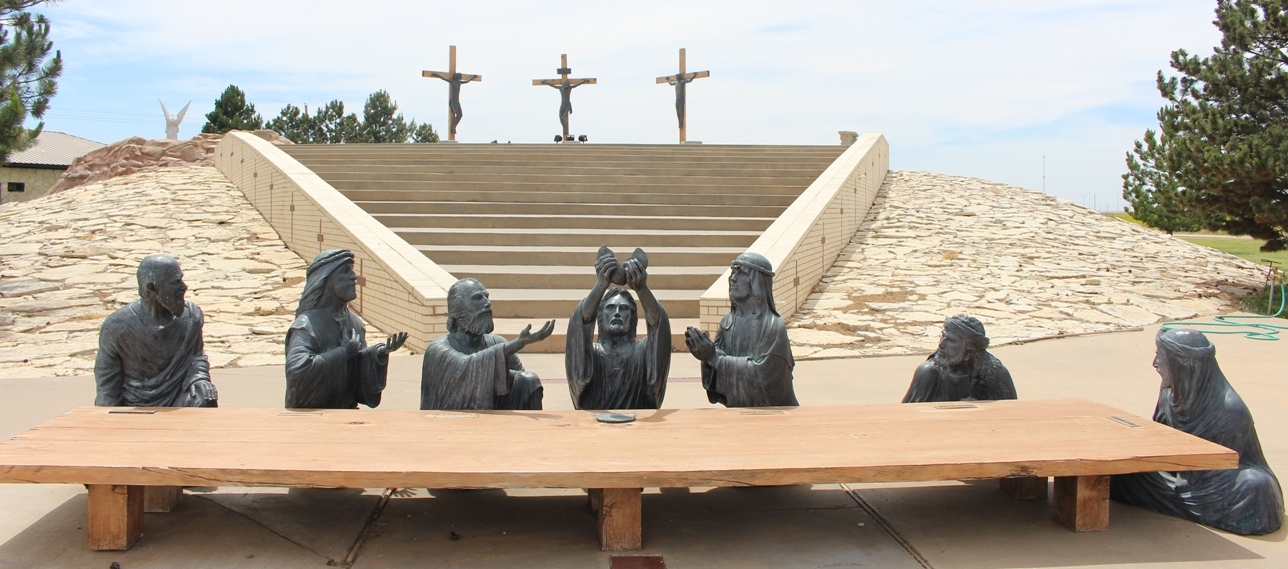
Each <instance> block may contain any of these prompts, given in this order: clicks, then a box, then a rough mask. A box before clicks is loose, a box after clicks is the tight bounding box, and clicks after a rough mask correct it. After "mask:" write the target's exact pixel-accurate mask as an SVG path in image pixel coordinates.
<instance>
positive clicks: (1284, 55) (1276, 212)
mask: <svg viewBox="0 0 1288 569" xmlns="http://www.w3.org/2000/svg"><path fill="white" fill-rule="evenodd" d="M1214 23H1215V24H1216V26H1217V28H1218V29H1220V30H1221V33H1222V38H1221V45H1220V46H1219V47H1217V48H1216V49H1215V50H1213V53H1212V55H1211V56H1210V57H1206V58H1200V57H1196V56H1192V55H1190V54H1189V53H1187V52H1186V51H1185V50H1183V49H1181V50H1176V51H1174V52H1172V61H1171V67H1172V69H1174V70H1176V71H1177V72H1179V73H1180V76H1179V77H1165V76H1164V75H1163V73H1162V72H1161V71H1160V72H1159V73H1158V78H1157V82H1158V91H1159V93H1161V94H1162V95H1163V98H1164V99H1166V100H1167V104H1166V106H1164V107H1163V108H1162V109H1160V110H1159V111H1158V122H1159V130H1158V132H1157V133H1155V132H1154V131H1153V130H1149V131H1146V133H1145V142H1144V143H1143V144H1142V143H1140V142H1138V143H1136V146H1135V149H1134V150H1133V151H1132V152H1131V153H1130V154H1128V159H1127V167H1128V170H1129V171H1128V173H1127V174H1126V175H1124V176H1123V197H1124V198H1126V199H1127V200H1128V201H1129V202H1131V203H1132V208H1133V213H1135V212H1142V214H1143V215H1144V216H1145V217H1150V214H1149V213H1145V212H1149V211H1151V210H1155V211H1162V212H1163V213H1164V214H1166V215H1164V216H1163V217H1168V216H1171V217H1173V218H1174V217H1176V216H1179V217H1182V218H1189V219H1199V220H1201V221H1202V223H1203V224H1204V225H1206V226H1207V227H1208V228H1209V229H1213V230H1223V231H1227V232H1229V233H1232V234H1235V235H1251V236H1252V237H1255V238H1258V239H1265V240H1266V244H1265V245H1263V246H1262V248H1261V250H1262V251H1278V250H1282V249H1284V248H1288V234H1286V231H1288V51H1286V48H1288V13H1285V3H1284V1H1282V0H1218V2H1217V8H1216V21H1215V22H1214ZM1159 208H1161V210H1160V209H1159Z"/></svg>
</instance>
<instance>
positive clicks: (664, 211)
mask: <svg viewBox="0 0 1288 569" xmlns="http://www.w3.org/2000/svg"><path fill="white" fill-rule="evenodd" d="M354 203H355V204H357V206H358V207H360V208H362V209H363V210H364V211H366V212H367V213H370V214H372V215H381V214H393V213H398V214H409V215H410V214H442V215H474V214H488V215H524V214H530V215H600V214H603V213H605V212H611V213H612V214H613V215H622V216H630V217H642V216H662V217H665V216H698V217H722V216H728V217H744V218H767V219H771V220H772V219H777V218H778V216H779V215H781V214H782V213H783V209H784V206H772V205H697V204H627V203H602V202H601V203H567V202H549V203H525V202H475V201H469V202H444V201H359V202H354Z"/></svg>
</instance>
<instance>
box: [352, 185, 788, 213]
mask: <svg viewBox="0 0 1288 569" xmlns="http://www.w3.org/2000/svg"><path fill="white" fill-rule="evenodd" d="M332 185H333V186H335V188H336V189H337V190H340V193H342V194H344V196H345V197H347V198H349V199H350V200H352V201H355V202H357V201H384V200H393V201H455V202H526V203H550V202H571V203H603V202H604V201H612V202H618V203H628V204H696V205H758V206H780V207H783V208H786V207H787V206H789V205H791V204H792V202H793V201H795V200H796V198H797V197H799V196H800V191H797V192H796V193H791V194H775V195H763V194H751V195H742V194H708V193H701V192H692V191H690V192H683V193H646V192H639V193H612V194H606V193H604V192H524V191H497V192H493V191H478V192H458V191H447V190H353V189H349V188H346V187H344V186H343V185H335V184H332ZM801 190H803V188H801Z"/></svg>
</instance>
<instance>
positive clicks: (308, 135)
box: [264, 104, 316, 144]
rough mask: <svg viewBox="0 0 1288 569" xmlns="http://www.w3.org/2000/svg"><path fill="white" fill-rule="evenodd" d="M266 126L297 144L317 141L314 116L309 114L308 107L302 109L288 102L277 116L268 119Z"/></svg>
mask: <svg viewBox="0 0 1288 569" xmlns="http://www.w3.org/2000/svg"><path fill="white" fill-rule="evenodd" d="M264 127H265V128H268V129H269V130H272V131H276V132H277V134H280V135H282V136H284V137H286V138H287V139H288V140H290V141H291V142H294V143H296V144H307V143H310V142H316V141H315V140H313V117H310V116H309V113H308V108H307V107H305V110H304V111H301V110H300V108H299V107H297V106H295V105H289V104H288V105H286V106H285V107H282V111H281V112H279V113H278V114H277V118H274V119H273V120H271V121H268V122H267V123H266V124H265V125H264Z"/></svg>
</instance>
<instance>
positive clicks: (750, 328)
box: [702, 311, 799, 407]
mask: <svg viewBox="0 0 1288 569" xmlns="http://www.w3.org/2000/svg"><path fill="white" fill-rule="evenodd" d="M715 346H716V354H717V356H718V357H717V360H718V361H717V362H716V365H715V366H714V367H712V366H710V365H707V364H706V363H705V362H704V363H703V364H702V387H703V388H705V389H706V390H707V399H708V400H709V401H711V402H712V403H721V404H724V405H725V406H726V407H779V406H796V405H799V403H797V402H796V392H795V391H794V390H793V389H792V368H794V367H795V366H796V361H795V360H794V359H793V358H792V347H791V342H790V341H789V340H788V339H787V326H785V325H783V319H782V318H779V317H778V315H776V314H774V313H772V312H769V311H763V312H761V313H760V314H758V315H756V316H748V317H745V318H739V317H738V316H737V313H736V312H730V313H728V314H726V315H725V317H724V318H723V319H721V320H720V329H719V330H718V331H717V332H716V339H715Z"/></svg>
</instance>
